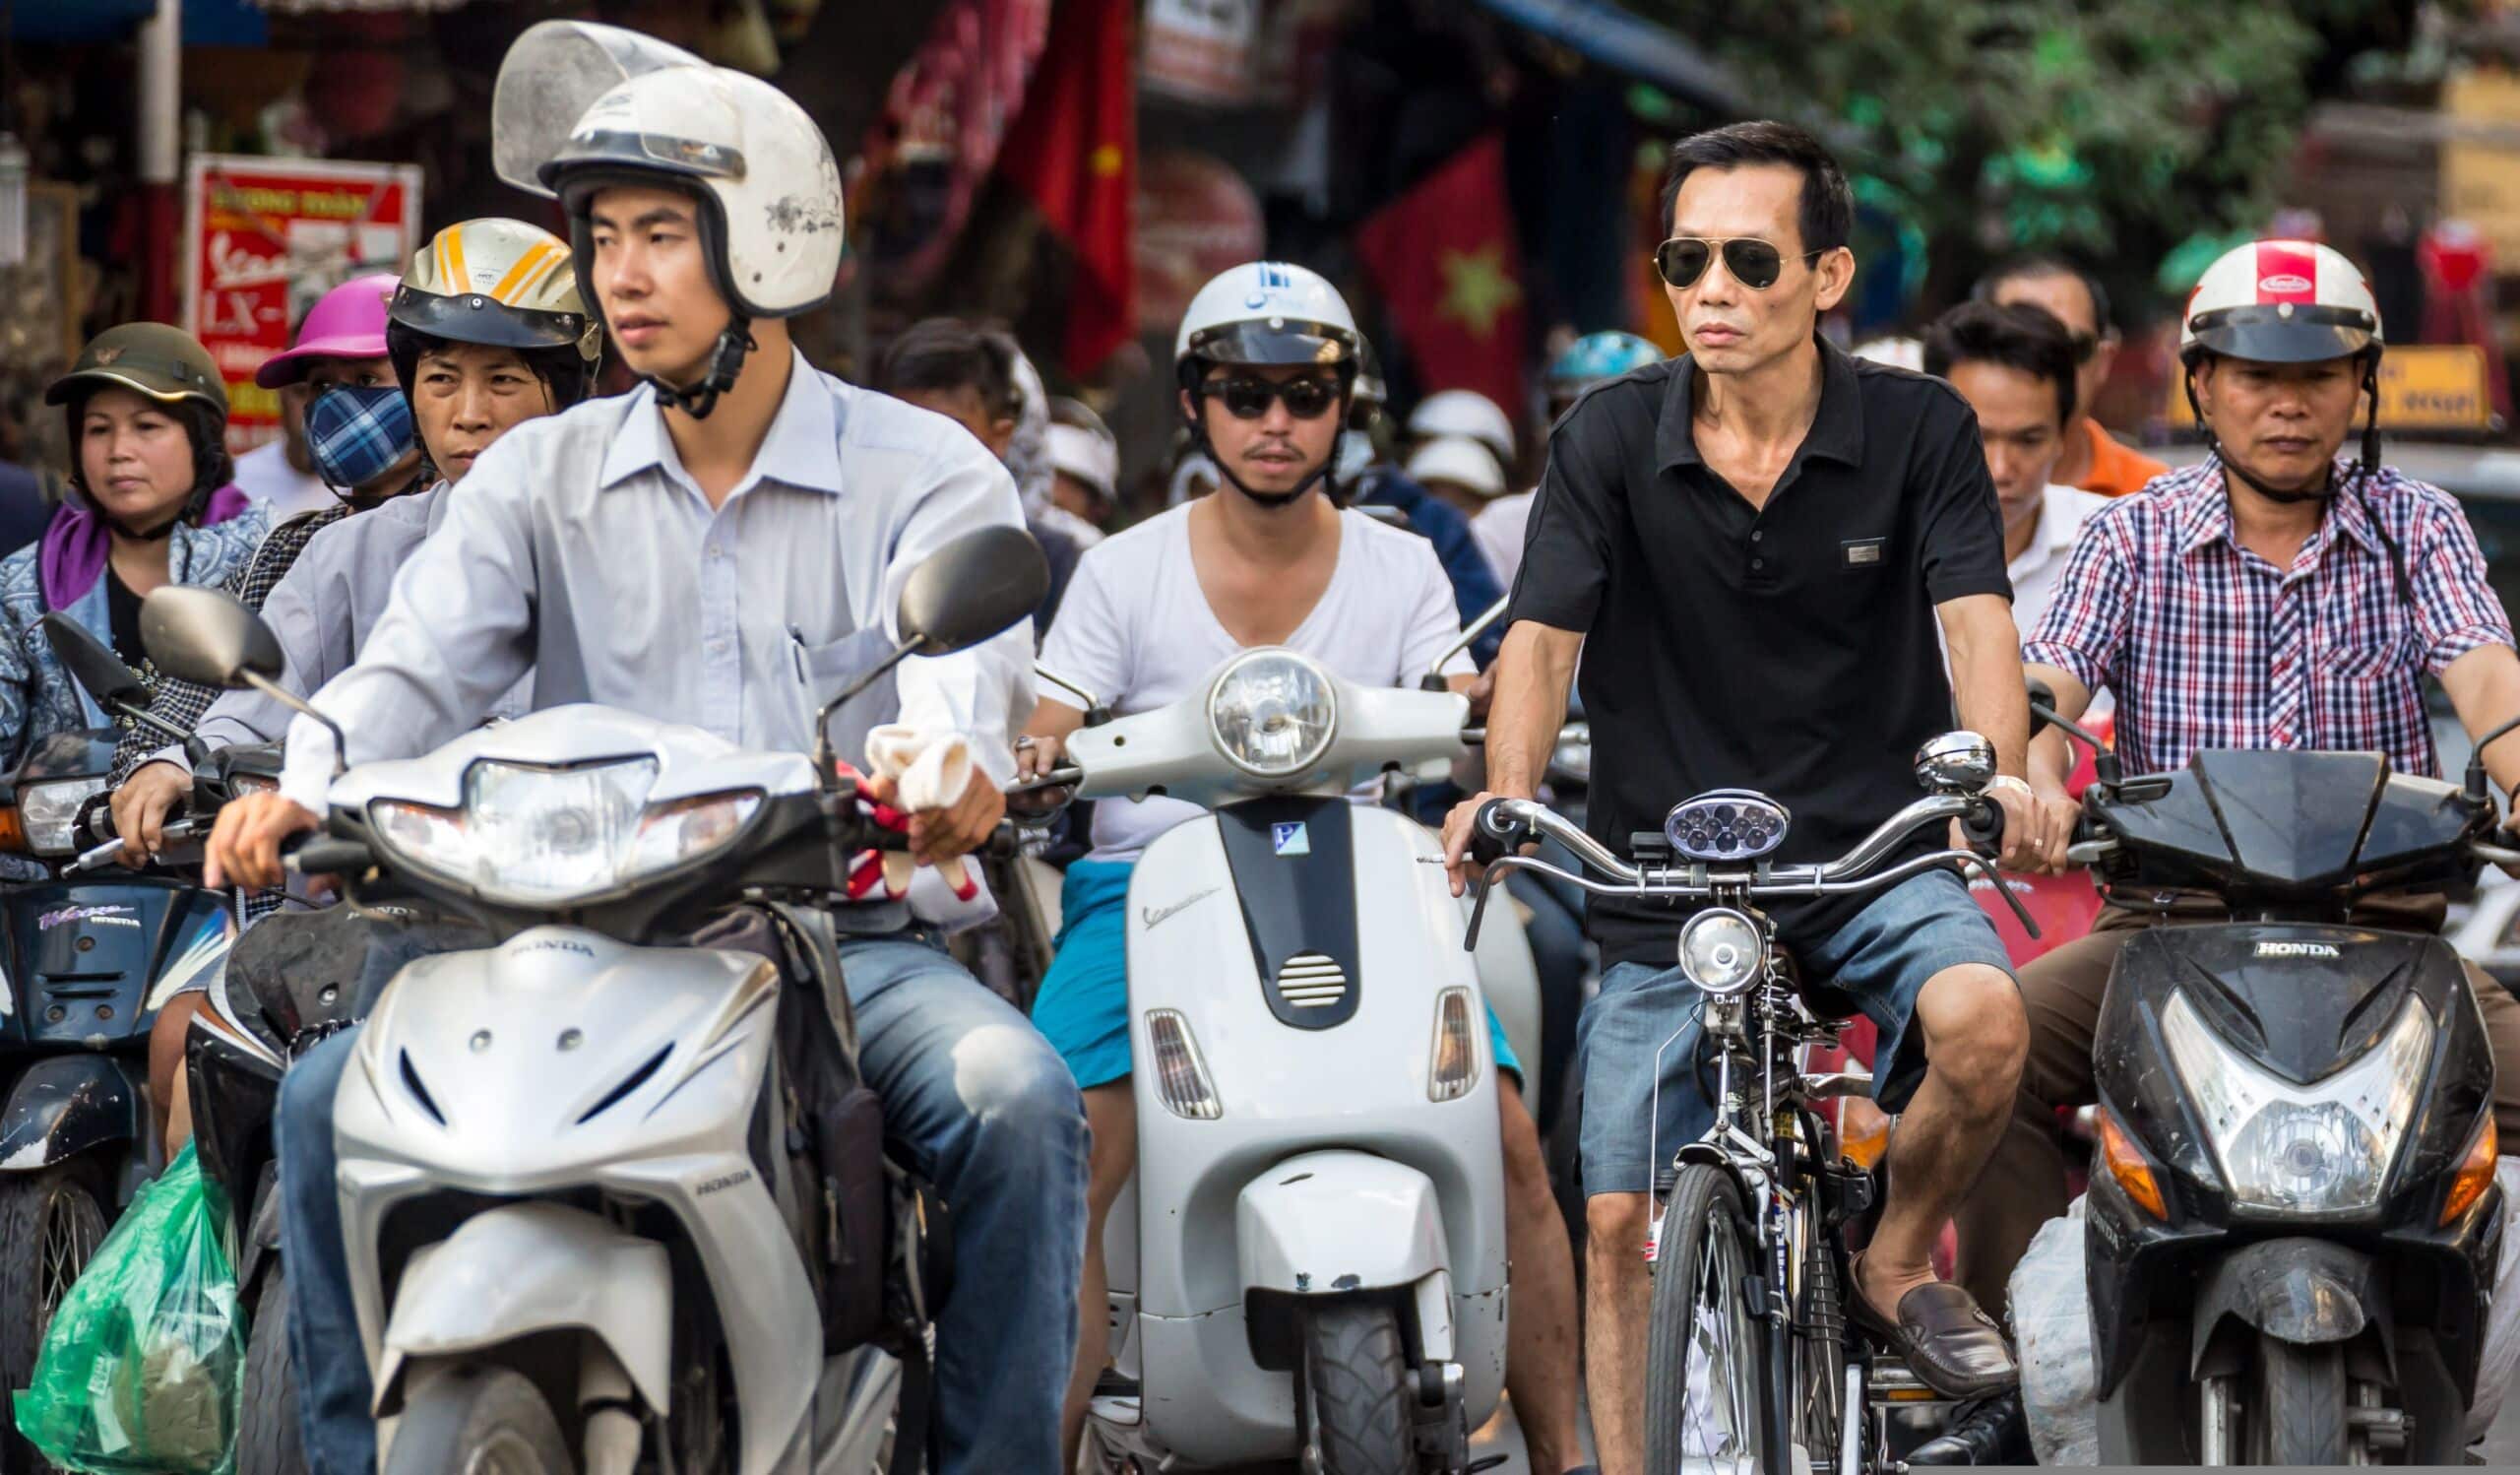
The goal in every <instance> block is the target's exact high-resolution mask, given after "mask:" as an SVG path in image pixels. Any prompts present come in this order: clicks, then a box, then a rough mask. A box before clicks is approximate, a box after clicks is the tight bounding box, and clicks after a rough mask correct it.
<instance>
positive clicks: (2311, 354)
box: [2178, 240, 2382, 366]
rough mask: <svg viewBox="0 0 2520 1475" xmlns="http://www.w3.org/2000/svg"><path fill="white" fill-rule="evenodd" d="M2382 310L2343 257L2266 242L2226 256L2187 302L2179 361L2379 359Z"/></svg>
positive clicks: (2301, 243) (2300, 243) (2307, 245)
mask: <svg viewBox="0 0 2520 1475" xmlns="http://www.w3.org/2000/svg"><path fill="white" fill-rule="evenodd" d="M2381 349H2382V339H2381V337H2380V305H2379V302H2378V301H2377V300H2376V299H2375V298H2373V297H2372V295H2371V285H2370V284H2369V283H2368V282H2366V281H2364V280H2363V279H2362V271H2361V270H2360V269H2358V268H2357V267H2356V266H2355V265H2354V263H2353V262H2351V261H2348V260H2346V259H2345V256H2344V255H2343V253H2341V252H2339V251H2336V250H2334V249H2332V248H2330V247H2327V246H2323V245H2320V244H2318V243H2317V242H2315V241H2306V240H2261V241H2252V242H2250V243H2249V244H2247V245H2244V246H2238V247H2236V248H2234V249H2232V250H2230V251H2226V252H2224V253H2223V255H2222V257H2221V258H2220V259H2219V260H2217V261H2216V262H2215V263H2214V264H2213V265H2212V266H2210V267H2208V268H2206V269H2205V275H2204V276H2203V277H2201V278H2199V279H2197V283H2196V290H2195V291H2193V292H2191V293H2190V294H2189V295H2188V298H2187V315H2186V317H2185V319H2184V320H2183V321H2182V322H2181V323H2180V325H2179V334H2178V356H2179V359H2180V361H2181V362H2183V363H2186V364H2189V365H2190V366H2193V365H2194V364H2195V362H2196V360H2197V357H2198V356H2199V355H2200V354H2204V353H2220V354H2223V355H2225V356H2226V357H2231V358H2245V359H2249V360H2251V361H2253V362H2258V363H2317V362H2320V361H2322V360H2325V359H2330V358H2355V357H2361V356H2363V355H2365V354H2367V355H2369V356H2370V357H2371V358H2372V359H2374V360H2376V359H2377V358H2378V357H2379V356H2380V352H2381Z"/></svg>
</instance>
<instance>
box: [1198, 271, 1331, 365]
mask: <svg viewBox="0 0 2520 1475" xmlns="http://www.w3.org/2000/svg"><path fill="white" fill-rule="evenodd" d="M1364 342H1365V341H1364V336H1363V335H1362V334H1360V333H1358V332H1357V331H1356V315H1355V313H1353V312H1350V311H1349V310H1348V300H1347V298H1345V297H1342V296H1340V295H1339V289H1337V288H1335V287H1332V286H1331V285H1330V283H1329V282H1328V281H1327V280H1325V279H1324V278H1323V277H1322V275H1321V274H1320V273H1319V272H1315V271H1311V270H1308V269H1306V268H1304V267H1299V266H1293V265H1291V264H1289V263H1287V262H1283V261H1246V262H1244V263H1243V264H1242V265H1240V266H1237V267H1232V268H1229V269H1228V270H1226V271H1224V272H1221V273H1219V274H1218V275H1217V276H1216V277H1215V278H1213V279H1211V280H1210V281H1209V283H1208V285H1207V286H1205V287H1202V288H1200V289H1199V294H1198V295H1197V296H1195V297H1192V298H1191V299H1190V310H1189V311H1187V312H1185V313H1183V314H1182V315H1181V331H1180V332H1179V333H1178V334H1177V335H1175V336H1174V338H1173V340H1172V362H1173V369H1174V372H1175V373H1177V374H1178V375H1179V376H1180V378H1181V381H1182V383H1183V384H1184V385H1185V386H1186V385H1188V384H1191V383H1195V382H1196V381H1197V380H1198V379H1199V378H1200V377H1201V376H1202V375H1204V374H1205V373H1206V372H1207V366H1208V365H1210V364H1218V363H1237V364H1257V365H1265V366H1270V367H1292V366H1294V365H1299V364H1322V365H1325V366H1329V367H1335V368H1337V369H1338V370H1339V371H1340V377H1341V379H1342V380H1343V381H1348V382H1353V381H1354V380H1355V374H1356V360H1357V358H1358V357H1359V356H1360V355H1361V354H1362V353H1363V352H1364Z"/></svg>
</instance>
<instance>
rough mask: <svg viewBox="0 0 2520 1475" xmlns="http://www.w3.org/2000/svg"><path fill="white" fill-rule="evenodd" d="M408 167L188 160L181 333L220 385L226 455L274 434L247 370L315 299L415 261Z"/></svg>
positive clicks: (416, 200) (269, 398)
mask: <svg viewBox="0 0 2520 1475" xmlns="http://www.w3.org/2000/svg"><path fill="white" fill-rule="evenodd" d="M419 229H420V167H419V165H417V164H410V163H396V164H389V163H349V162H345V161H342V160H319V159H261V158H254V157H249V156H237V155H220V154H196V155H194V156H193V157H192V161H191V164H190V167H189V168H188V170H187V171H186V174H185V180H184V327H185V328H186V329H187V330H188V331H189V332H191V334H192V335H193V336H194V337H195V338H198V339H200V340H201V341H202V344H203V346H204V347H206V348H208V349H209V350H210V356H211V357H212V358H213V359H214V360H216V361H217V363H218V364H219V372H220V376H221V378H223V379H225V380H226V381H227V406H228V410H227V445H228V449H230V450H232V451H238V452H242V451H246V450H250V449H251V448H253V447H254V446H257V445H260V444H262V443H263V442H264V441H267V440H269V439H271V438H272V437H273V436H275V435H277V434H279V433H280V397H279V396H278V395H277V394H276V393H274V392H273V391H271V390H268V389H258V388H256V387H255V385H254V370H256V369H258V368H260V367H262V365H263V360H265V359H267V358H269V357H271V356H272V355H273V354H275V353H279V352H281V351H282V350H283V349H285V348H287V347H288V335H289V330H290V327H291V326H292V325H293V324H295V323H296V321H297V320H298V318H299V317H301V316H303V315H304V314H305V311H306V309H307V308H308V307H310V306H312V305H313V304H314V301H315V299H316V298H317V297H320V296H322V295H323V294H324V293H325V292H327V291H329V290H331V289H333V288H335V287H338V286H340V285H341V284H342V283H344V282H347V281H348V280H349V279H350V278H352V277H355V276H358V275H360V274H361V273H364V272H397V273H399V272H401V271H402V270H403V268H404V267H405V266H407V265H409V264H410V259H411V253H412V252H414V251H416V250H418V249H419V245H420V241H419Z"/></svg>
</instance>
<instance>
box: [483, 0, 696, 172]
mask: <svg viewBox="0 0 2520 1475" xmlns="http://www.w3.org/2000/svg"><path fill="white" fill-rule="evenodd" d="M707 65H708V63H707V62H706V61H704V60H703V59H701V58H700V57H697V56H694V55H692V54H691V53H690V52H688V51H685V50H683V49H682V48H681V47H679V46H669V45H667V44H665V43H664V42H663V41H661V40H658V39H656V38H655V37H654V36H647V35H641V34H640V33H639V32H635V31H624V30H622V29H621V28H620V27H618V26H600V25H598V24H596V23H594V22H592V21H543V22H540V23H538V24H536V25H535V26H532V27H529V28H528V29H527V30H526V32H525V34H523V35H521V36H518V37H517V39H516V43H515V44H514V45H512V46H510V47H508V54H507V56H506V58H505V59H504V60H502V61H501V62H500V63H499V80H498V85H497V88H496V90H495V91H494V92H493V93H492V95H491V99H490V160H491V164H492V166H493V167H494V168H496V169H497V171H498V175H499V177H500V178H501V179H503V180H506V181H507V182H508V183H510V184H513V185H515V186H516V187H517V188H518V189H521V190H527V191H530V192H531V193H534V194H536V195H540V196H542V197H544V198H545V199H548V198H550V196H551V191H550V190H549V189H547V188H545V187H544V186H543V184H542V181H541V179H540V178H539V177H538V176H537V171H538V170H539V169H540V168H541V166H542V165H543V164H545V163H547V162H549V161H550V160H551V159H552V157H553V156H555V155H557V154H558V153H559V152H560V146H561V145H562V144H564V143H567V142H568V140H569V135H570V134H571V133H572V132H573V131H575V130H576V128H577V126H578V119H579V118H581V117H584V116H585V115H586V110H587V109H588V108H590V107H592V106H594V105H595V101H596V99H597V98H599V97H600V96H603V95H604V94H606V93H608V92H610V91H612V90H613V89H614V88H616V87H619V86H620V85H621V84H622V83H624V82H627V81H629V80H630V79H631V78H633V77H639V76H644V75H646V74H647V73H650V72H656V71H662V70H663V69H664V68H666V67H703V66H707Z"/></svg>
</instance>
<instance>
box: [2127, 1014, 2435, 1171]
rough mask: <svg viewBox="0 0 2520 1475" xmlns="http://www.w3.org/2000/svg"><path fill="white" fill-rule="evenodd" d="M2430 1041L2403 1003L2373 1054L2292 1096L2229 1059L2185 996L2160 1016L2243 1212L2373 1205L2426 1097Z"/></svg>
mask: <svg viewBox="0 0 2520 1475" xmlns="http://www.w3.org/2000/svg"><path fill="white" fill-rule="evenodd" d="M2432 1034H2433V1025H2432V1016H2431V1015H2430V1014H2429V1013H2427V1012H2425V1007H2424V1005H2423V1004H2422V1002H2420V1001H2419V1000H2416V999H2413V998H2410V999H2408V1000H2407V1001H2406V1004H2405V1005H2404V1006H2403V1007H2402V1008H2400V1009H2399V1010H2398V1016H2397V1018H2396V1019H2394V1020H2392V1021H2390V1023H2389V1028H2388V1031H2387V1033H2385V1034H2383V1035H2381V1036H2380V1039H2379V1042H2378V1043H2377V1044H2375V1045H2373V1046H2372V1047H2371V1048H2370V1049H2369V1050H2366V1051H2364V1052H2363V1053H2362V1055H2361V1056H2359V1057H2357V1058H2355V1059H2354V1060H2353V1061H2352V1062H2350V1063H2349V1064H2347V1065H2345V1066H2344V1067H2342V1068H2341V1069H2338V1070H2334V1071H2331V1072H2329V1073H2328V1074H2327V1075H2326V1076H2325V1077H2324V1078H2322V1079H2320V1080H2318V1081H2315V1082H2313V1083H2311V1084H2309V1085H2306V1086H2297V1085H2295V1084H2293V1083H2292V1082H2291V1081H2288V1080H2284V1079H2281V1078H2279V1077H2277V1076H2275V1075H2273V1074H2270V1073H2269V1072H2268V1071H2267V1070H2265V1069H2264V1068H2263V1067H2261V1066H2259V1065H2258V1064H2256V1063H2255V1062H2254V1061H2251V1060H2249V1059H2246V1058H2243V1057H2241V1056H2239V1055H2238V1054H2236V1052H2234V1051H2232V1050H2230V1049H2229V1048H2227V1047H2226V1046H2225V1045H2224V1044H2223V1043H2222V1041H2221V1040H2220V1039H2218V1038H2217V1037H2216V1036H2215V1033H2214V1031H2213V1028H2212V1027H2211V1026H2210V1025H2208V1024H2207V1023H2206V1022H2205V1019H2204V1016H2203V1015H2202V1014H2201V1013H2199V1012H2198V1010H2197V1008H2196V1005H2195V1004H2194V1003H2192V1002H2191V1001H2190V1000H2189V999H2188V996H2187V993H2186V991H2185V990H2181V991H2179V992H2178V993H2175V994H2172V995H2171V998H2170V1003H2169V1004H2168V1005H2167V1006H2165V1007H2164V1008H2163V1010H2162V1039H2163V1042H2164V1043H2165V1044H2166V1045H2167V1046H2168V1047H2169V1049H2170V1058H2171V1064H2172V1066H2173V1068H2174V1069H2175V1070H2176V1071H2177V1073H2178V1078H2179V1081H2180V1082H2181V1083H2182V1084H2183V1085H2185V1086H2186V1088H2187V1094H2188V1098H2189V1099H2190V1100H2191V1101H2193V1102H2194V1103H2195V1104H2196V1110H2197V1113H2198V1115H2200V1116H2201V1117H2203V1118H2204V1122H2205V1139H2206V1141H2207V1142H2208V1143H2209V1144H2210V1145H2211V1146H2212V1147H2213V1149H2214V1159H2215V1163H2216V1165H2217V1166H2218V1167H2219V1168H2220V1169H2221V1170H2222V1174H2223V1183H2224V1185H2225V1186H2227V1187H2229V1188H2230V1190H2231V1194H2232V1204H2233V1207H2235V1208H2236V1209H2238V1210H2241V1211H2242V1212H2250V1211H2254V1212H2261V1213H2280V1214H2289V1215H2316V1214H2350V1213H2354V1212H2356V1211H2358V1210H2362V1209H2367V1208H2369V1207H2371V1206H2372V1205H2373V1204H2375V1203H2377V1202H2379V1201H2380V1191H2381V1189H2382V1188H2384V1187H2386V1186H2387V1185H2388V1179H2389V1167H2390V1165H2391V1164H2392V1163H2394V1162H2396V1161H2397V1155H2398V1148H2399V1145H2400V1144H2401V1143H2403V1142H2404V1141H2405V1139H2406V1132H2407V1127H2408V1124H2409V1123H2410V1122H2412V1121H2413V1120H2414V1117H2415V1105H2416V1097H2417V1094H2418V1093H2419V1092H2421V1091H2422V1090H2423V1089H2424V1077H2425V1059H2426V1058H2428V1057H2429V1056H2430V1055H2431V1054H2432Z"/></svg>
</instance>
